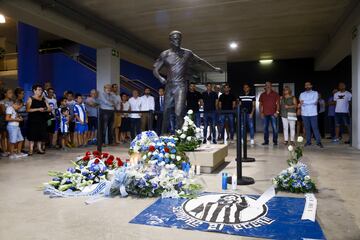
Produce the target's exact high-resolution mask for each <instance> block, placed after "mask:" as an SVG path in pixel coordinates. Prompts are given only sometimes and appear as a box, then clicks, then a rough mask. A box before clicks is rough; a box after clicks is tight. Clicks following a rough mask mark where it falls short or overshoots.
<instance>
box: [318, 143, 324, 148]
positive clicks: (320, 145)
mask: <svg viewBox="0 0 360 240" xmlns="http://www.w3.org/2000/svg"><path fill="white" fill-rule="evenodd" d="M316 145H318V146H319V148H324V146H323V145H322V143H318V144H316Z"/></svg>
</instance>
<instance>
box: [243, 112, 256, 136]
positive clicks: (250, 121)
mask: <svg viewBox="0 0 360 240" xmlns="http://www.w3.org/2000/svg"><path fill="white" fill-rule="evenodd" d="M245 124H247V126H246V127H247V128H248V129H249V132H250V139H254V136H255V129H254V117H252V118H251V117H250V114H246V119H245Z"/></svg>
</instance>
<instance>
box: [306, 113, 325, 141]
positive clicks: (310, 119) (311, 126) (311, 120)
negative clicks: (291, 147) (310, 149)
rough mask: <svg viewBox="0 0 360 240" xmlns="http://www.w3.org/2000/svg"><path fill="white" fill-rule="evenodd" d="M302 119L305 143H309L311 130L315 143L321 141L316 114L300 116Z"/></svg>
mask: <svg viewBox="0 0 360 240" xmlns="http://www.w3.org/2000/svg"><path fill="white" fill-rule="evenodd" d="M302 119H303V122H304V126H305V133H306V144H311V135H312V134H311V130H312V132H313V133H314V136H315V139H316V143H321V137H320V132H319V127H318V119H317V116H302Z"/></svg>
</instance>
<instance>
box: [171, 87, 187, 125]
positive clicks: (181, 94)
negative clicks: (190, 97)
mask: <svg viewBox="0 0 360 240" xmlns="http://www.w3.org/2000/svg"><path fill="white" fill-rule="evenodd" d="M186 93H187V86H186V84H184V85H177V86H176V90H175V92H174V96H175V116H176V129H181V128H182V125H183V124H184V116H185V109H186Z"/></svg>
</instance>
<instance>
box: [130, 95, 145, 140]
mask: <svg viewBox="0 0 360 240" xmlns="http://www.w3.org/2000/svg"><path fill="white" fill-rule="evenodd" d="M141 102H142V101H141V98H140V97H139V92H138V91H137V90H134V91H133V92H132V97H131V98H130V99H129V104H130V109H131V111H141ZM129 118H130V126H131V127H130V133H131V138H132V139H134V138H135V137H136V135H137V134H140V133H141V129H140V119H141V113H130V114H129Z"/></svg>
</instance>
